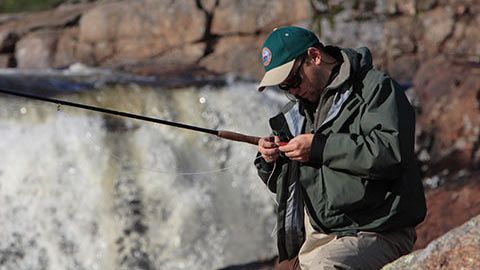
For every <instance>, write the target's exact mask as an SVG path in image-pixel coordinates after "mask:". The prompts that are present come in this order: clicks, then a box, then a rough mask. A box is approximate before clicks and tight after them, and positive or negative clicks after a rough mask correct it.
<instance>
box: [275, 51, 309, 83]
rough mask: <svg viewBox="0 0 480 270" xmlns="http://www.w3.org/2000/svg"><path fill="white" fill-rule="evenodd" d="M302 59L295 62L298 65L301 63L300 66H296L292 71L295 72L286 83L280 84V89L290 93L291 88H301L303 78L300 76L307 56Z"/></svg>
mask: <svg viewBox="0 0 480 270" xmlns="http://www.w3.org/2000/svg"><path fill="white" fill-rule="evenodd" d="M300 57H301V58H297V61H296V62H295V64H297V63H300V64H297V66H294V68H293V69H292V71H294V72H292V73H290V76H288V77H287V79H286V80H285V81H284V82H282V83H281V84H279V85H278V88H280V89H282V90H285V91H288V90H289V89H291V88H297V87H299V86H300V84H301V83H302V76H301V75H300V70H301V69H302V66H303V62H305V58H306V54H304V55H302V56H300ZM298 60H300V61H298Z"/></svg>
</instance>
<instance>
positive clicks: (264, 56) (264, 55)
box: [262, 47, 272, 66]
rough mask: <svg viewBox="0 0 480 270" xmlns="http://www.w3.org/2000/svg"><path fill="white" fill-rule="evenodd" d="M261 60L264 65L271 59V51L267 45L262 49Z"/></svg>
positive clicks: (268, 63)
mask: <svg viewBox="0 0 480 270" xmlns="http://www.w3.org/2000/svg"><path fill="white" fill-rule="evenodd" d="M262 61H263V65H264V66H268V65H270V62H271V61H272V52H271V51H270V49H268V48H267V47H265V48H263V49H262Z"/></svg>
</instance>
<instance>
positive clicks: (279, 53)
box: [258, 26, 320, 91]
mask: <svg viewBox="0 0 480 270" xmlns="http://www.w3.org/2000/svg"><path fill="white" fill-rule="evenodd" d="M318 43H320V41H319V40H318V38H317V36H316V35H315V34H314V33H313V32H312V31H310V30H307V29H305V28H301V27H296V26H285V27H279V28H276V29H274V30H273V32H272V33H270V35H269V36H268V38H267V40H265V43H263V49H262V63H263V67H264V68H265V75H264V76H263V79H262V81H261V82H260V85H259V86H258V91H263V90H264V89H265V87H267V86H273V85H278V84H280V83H281V82H283V81H284V80H285V79H286V78H287V77H288V74H290V71H291V70H292V67H293V63H294V62H295V58H297V57H298V56H300V55H301V54H303V53H304V52H306V51H307V49H308V48H310V47H312V46H314V45H316V44H318Z"/></svg>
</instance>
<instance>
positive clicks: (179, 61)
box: [105, 43, 206, 76]
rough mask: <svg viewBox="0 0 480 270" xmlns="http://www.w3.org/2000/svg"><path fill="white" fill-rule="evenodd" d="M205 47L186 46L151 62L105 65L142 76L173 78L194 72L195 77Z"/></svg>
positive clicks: (198, 44)
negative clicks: (197, 64) (172, 76)
mask: <svg viewBox="0 0 480 270" xmlns="http://www.w3.org/2000/svg"><path fill="white" fill-rule="evenodd" d="M205 46H206V45H205V43H197V44H193V45H186V46H183V47H179V48H176V49H173V50H170V51H168V52H167V53H165V54H163V55H160V56H158V57H155V58H152V59H150V60H149V61H145V60H144V61H135V60H125V59H123V60H122V59H114V60H113V61H112V62H106V63H105V65H106V66H110V67H115V68H120V69H122V70H125V71H128V72H133V73H135V74H142V75H153V74H155V75H159V76H171V75H175V74H176V75H187V74H188V72H192V74H190V76H194V75H196V74H195V73H196V72H197V71H198V70H197V68H196V67H195V66H196V63H197V62H198V61H199V59H200V58H201V57H202V56H203V54H204V51H205Z"/></svg>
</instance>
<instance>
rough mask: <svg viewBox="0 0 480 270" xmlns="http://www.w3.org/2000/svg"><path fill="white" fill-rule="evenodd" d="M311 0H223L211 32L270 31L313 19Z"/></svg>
mask: <svg viewBox="0 0 480 270" xmlns="http://www.w3.org/2000/svg"><path fill="white" fill-rule="evenodd" d="M311 11H312V8H311V6H310V1H308V0H299V1H289V0H279V1H258V0H243V1H220V4H219V5H218V7H216V8H215V11H214V12H215V13H214V17H213V21H212V28H211V32H212V33H214V34H217V35H226V34H238V33H249V34H253V33H255V32H258V31H262V32H270V31H272V30H273V28H275V27H278V26H282V25H289V24H297V23H299V22H301V21H309V20H310V19H311V17H312V12H311Z"/></svg>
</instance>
